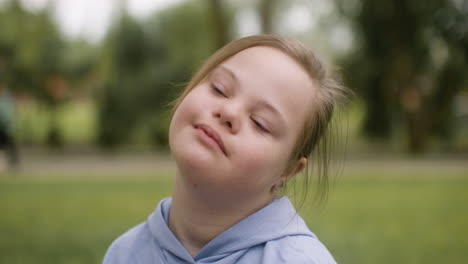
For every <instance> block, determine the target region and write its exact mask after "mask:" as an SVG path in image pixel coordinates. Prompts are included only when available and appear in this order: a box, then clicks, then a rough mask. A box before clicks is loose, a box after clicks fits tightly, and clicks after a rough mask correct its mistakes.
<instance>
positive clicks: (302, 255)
mask: <svg viewBox="0 0 468 264" xmlns="http://www.w3.org/2000/svg"><path fill="white" fill-rule="evenodd" d="M264 250H265V252H264V253H265V257H268V258H271V260H272V262H271V263H297V264H301V263H304V264H306V263H307V264H336V261H335V259H334V258H333V256H332V255H331V254H330V252H329V251H328V249H327V248H326V247H325V245H323V244H322V242H320V240H318V238H317V237H315V236H308V235H291V236H285V237H282V238H279V239H275V240H272V241H269V242H267V243H266V245H265V249H264ZM275 259H276V262H275V261H273V260H275ZM292 260H294V261H293V262H291V261H292Z"/></svg>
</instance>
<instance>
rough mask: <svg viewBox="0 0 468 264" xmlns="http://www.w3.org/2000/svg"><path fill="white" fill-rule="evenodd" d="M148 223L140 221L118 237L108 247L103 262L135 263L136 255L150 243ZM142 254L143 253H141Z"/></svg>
mask: <svg viewBox="0 0 468 264" xmlns="http://www.w3.org/2000/svg"><path fill="white" fill-rule="evenodd" d="M150 240H151V233H150V231H149V228H148V225H147V224H146V222H145V223H141V224H139V225H137V226H135V227H133V228H132V229H130V230H128V231H127V232H125V233H124V234H122V235H121V236H120V237H118V238H117V239H116V240H114V242H112V244H111V245H110V247H109V248H108V250H107V252H106V255H105V256H104V261H103V263H104V264H111V263H112V264H117V263H135V260H136V256H141V255H142V254H140V253H141V252H142V251H146V250H148V246H150V245H151V243H150ZM143 255H144V254H143Z"/></svg>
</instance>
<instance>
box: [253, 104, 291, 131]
mask: <svg viewBox="0 0 468 264" xmlns="http://www.w3.org/2000/svg"><path fill="white" fill-rule="evenodd" d="M257 105H259V106H261V107H264V108H266V109H268V110H270V111H271V112H273V114H275V115H276V116H278V119H279V121H280V122H281V123H282V124H283V125H286V122H285V119H284V118H283V115H282V114H281V112H280V111H279V110H278V109H276V108H275V107H274V106H273V105H272V104H270V103H269V102H268V101H265V100H263V99H260V100H259V101H258V102H257Z"/></svg>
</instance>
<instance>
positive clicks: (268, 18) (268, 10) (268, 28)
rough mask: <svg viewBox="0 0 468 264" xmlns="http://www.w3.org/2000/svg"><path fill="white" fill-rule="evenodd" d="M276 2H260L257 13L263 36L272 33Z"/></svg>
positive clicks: (272, 0) (275, 0) (267, 0)
mask: <svg viewBox="0 0 468 264" xmlns="http://www.w3.org/2000/svg"><path fill="white" fill-rule="evenodd" d="M277 3H278V0H260V3H259V7H258V13H259V14H260V26H261V31H262V33H264V34H268V33H274V31H275V30H274V23H273V22H274V19H273V18H274V15H275V14H274V10H275V5H276V4H277Z"/></svg>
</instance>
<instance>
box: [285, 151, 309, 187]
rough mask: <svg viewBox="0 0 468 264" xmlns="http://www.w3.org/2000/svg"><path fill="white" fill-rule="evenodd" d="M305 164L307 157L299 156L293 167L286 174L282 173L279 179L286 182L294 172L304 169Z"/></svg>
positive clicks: (294, 174)
mask: <svg viewBox="0 0 468 264" xmlns="http://www.w3.org/2000/svg"><path fill="white" fill-rule="evenodd" d="M306 166H307V158H306V157H302V158H300V159H299V160H298V161H297V162H296V164H295V165H294V167H293V168H292V169H291V170H290V171H289V173H287V174H284V175H283V176H282V177H281V181H282V182H283V183H286V182H288V181H289V180H291V179H292V178H293V177H294V176H296V174H298V173H300V172H301V171H302V170H304V168H305V167H306Z"/></svg>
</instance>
